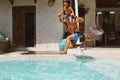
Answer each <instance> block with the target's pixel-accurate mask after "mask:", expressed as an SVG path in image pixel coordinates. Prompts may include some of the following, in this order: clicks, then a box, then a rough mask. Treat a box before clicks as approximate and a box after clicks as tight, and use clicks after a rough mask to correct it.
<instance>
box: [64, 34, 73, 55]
mask: <svg viewBox="0 0 120 80" xmlns="http://www.w3.org/2000/svg"><path fill="white" fill-rule="evenodd" d="M71 40H74V34H72V35H70V36H68V37H67V42H66V47H65V49H64V54H67V50H68V48H69V47H70V44H71Z"/></svg>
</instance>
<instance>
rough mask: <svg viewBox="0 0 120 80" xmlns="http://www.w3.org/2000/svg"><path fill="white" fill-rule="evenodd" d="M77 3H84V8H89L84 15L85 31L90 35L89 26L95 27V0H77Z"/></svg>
mask: <svg viewBox="0 0 120 80" xmlns="http://www.w3.org/2000/svg"><path fill="white" fill-rule="evenodd" d="M79 4H84V5H85V7H86V8H89V11H88V13H87V14H86V15H85V32H87V33H88V34H89V35H90V36H91V37H92V36H93V35H92V34H91V32H90V30H89V27H90V26H91V27H95V13H96V2H95V0H89V1H88V0H79Z"/></svg>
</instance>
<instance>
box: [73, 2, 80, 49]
mask: <svg viewBox="0 0 120 80" xmlns="http://www.w3.org/2000/svg"><path fill="white" fill-rule="evenodd" d="M74 1H75V15H76V16H77V17H79V14H78V0H74ZM77 25H78V26H79V23H77ZM78 29H79V27H78ZM76 44H80V38H79V39H78V41H77V43H76ZM79 48H80V47H79Z"/></svg>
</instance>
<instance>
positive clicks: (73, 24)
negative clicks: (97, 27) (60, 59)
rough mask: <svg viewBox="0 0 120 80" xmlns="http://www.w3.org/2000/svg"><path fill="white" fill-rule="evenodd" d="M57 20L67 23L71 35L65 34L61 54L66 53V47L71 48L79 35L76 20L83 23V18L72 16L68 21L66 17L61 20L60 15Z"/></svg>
mask: <svg viewBox="0 0 120 80" xmlns="http://www.w3.org/2000/svg"><path fill="white" fill-rule="evenodd" d="M59 20H60V22H62V23H66V24H67V25H68V29H69V31H70V32H71V35H69V36H67V41H66V47H65V49H64V51H63V52H62V53H63V54H67V50H68V48H72V47H73V45H74V44H76V42H77V40H78V39H79V38H80V36H81V33H80V31H79V28H78V25H77V22H80V23H83V22H84V19H83V18H81V17H73V19H72V22H69V21H68V20H67V19H66V20H63V19H62V18H61V17H59Z"/></svg>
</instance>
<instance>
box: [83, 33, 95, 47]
mask: <svg viewBox="0 0 120 80" xmlns="http://www.w3.org/2000/svg"><path fill="white" fill-rule="evenodd" d="M84 38H85V39H84V40H85V43H86V44H87V43H91V44H92V46H93V47H94V46H95V45H94V43H95V39H93V38H90V37H89V36H88V34H87V33H84Z"/></svg>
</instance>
